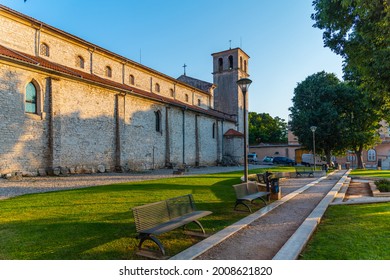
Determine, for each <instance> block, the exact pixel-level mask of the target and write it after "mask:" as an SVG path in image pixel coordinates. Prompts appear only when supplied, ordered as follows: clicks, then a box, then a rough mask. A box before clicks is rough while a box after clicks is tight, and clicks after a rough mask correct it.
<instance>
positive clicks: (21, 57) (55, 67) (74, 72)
mask: <svg viewBox="0 0 390 280" xmlns="http://www.w3.org/2000/svg"><path fill="white" fill-rule="evenodd" d="M1 57H8V58H11V59H12V60H16V61H20V62H24V63H28V64H32V65H34V66H36V67H39V68H41V69H42V70H51V71H55V72H57V73H60V74H66V75H70V76H73V77H76V78H79V79H83V80H86V81H90V82H95V83H98V84H101V85H105V86H110V87H114V88H116V89H118V90H123V91H126V92H130V93H132V94H135V95H138V96H141V97H145V98H149V99H153V100H157V101H160V102H163V103H167V104H170V105H173V106H178V107H181V108H184V109H189V110H191V111H194V112H198V113H203V114H206V115H210V116H214V117H216V118H220V119H224V120H228V121H235V119H234V118H233V117H232V116H230V115H228V114H224V113H222V112H219V111H216V110H213V109H209V110H206V109H203V108H201V107H197V106H194V105H190V104H187V103H184V102H181V101H179V100H175V99H172V98H168V97H165V96H161V95H158V94H155V93H151V92H147V91H144V90H141V89H138V88H134V87H131V86H129V85H126V84H122V83H118V82H115V81H112V80H109V79H105V78H102V77H99V76H96V75H93V74H90V73H86V72H83V71H80V70H78V69H73V68H70V67H67V66H64V65H61V64H58V63H54V62H51V61H48V60H46V59H44V58H42V57H38V56H32V55H30V54H26V53H22V52H19V51H16V50H13V49H10V48H7V47H5V46H3V45H0V59H1Z"/></svg>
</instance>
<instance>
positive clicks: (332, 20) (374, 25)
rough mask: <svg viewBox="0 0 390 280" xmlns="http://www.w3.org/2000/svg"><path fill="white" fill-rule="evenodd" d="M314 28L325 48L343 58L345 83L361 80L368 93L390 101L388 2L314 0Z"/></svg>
mask: <svg viewBox="0 0 390 280" xmlns="http://www.w3.org/2000/svg"><path fill="white" fill-rule="evenodd" d="M313 6H314V9H315V13H314V14H312V16H311V17H312V19H313V20H315V21H316V23H315V24H314V27H317V28H320V29H322V30H324V33H323V39H324V43H325V46H327V47H329V48H330V49H331V50H333V51H334V52H335V53H336V54H339V55H341V56H342V57H343V59H344V74H345V80H350V79H351V77H350V74H351V73H352V76H353V77H355V78H356V77H358V79H359V81H360V82H361V85H360V86H362V87H365V89H366V91H368V92H367V93H369V94H371V95H375V97H376V98H380V99H381V101H382V102H383V103H387V102H388V100H390V82H389V81H390V14H389V10H390V5H389V1H388V0H314V1H313Z"/></svg>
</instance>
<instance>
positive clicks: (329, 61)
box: [0, 0, 342, 120]
mask: <svg viewBox="0 0 390 280" xmlns="http://www.w3.org/2000/svg"><path fill="white" fill-rule="evenodd" d="M0 3H1V4H3V5H5V6H8V7H10V8H11V9H14V10H16V11H19V12H21V13H24V14H27V15H29V16H31V17H33V18H35V19H37V20H40V21H43V22H45V23H47V24H50V25H52V26H54V27H57V28H59V29H62V30H64V31H66V32H69V33H71V34H74V35H76V36H78V37H81V38H83V39H85V40H87V41H90V42H91V43H94V44H96V45H99V46H101V47H103V48H106V49H108V50H110V51H112V52H115V53H118V54H120V55H122V56H125V57H127V58H129V59H132V60H134V61H137V62H140V59H141V63H142V64H144V65H146V66H148V67H151V68H153V69H155V70H157V71H160V72H162V73H164V74H166V75H169V76H171V77H174V78H177V77H179V76H180V75H181V74H182V73H183V67H182V66H183V64H184V63H186V64H187V65H188V67H187V75H188V76H191V77H194V78H198V79H201V80H205V81H209V82H212V74H211V72H212V57H211V54H212V53H214V52H219V51H223V50H226V49H228V48H229V47H230V43H229V40H231V46H232V48H235V47H241V48H242V49H243V50H244V51H245V52H246V53H247V54H248V55H249V56H250V57H251V58H250V61H249V73H250V75H251V76H250V78H251V79H252V81H253V83H252V85H251V87H250V90H249V111H251V112H258V113H264V112H265V113H269V114H270V115H271V116H273V117H276V116H279V117H281V118H284V119H285V120H287V118H288V114H289V111H288V108H289V107H291V106H292V102H291V99H292V97H293V92H294V88H295V87H296V85H297V83H298V82H301V81H303V80H304V79H305V78H306V77H307V76H309V75H311V74H314V73H316V72H319V71H323V70H324V71H326V72H332V73H335V74H336V75H337V76H338V77H339V78H340V79H341V78H342V70H341V68H342V60H341V58H340V57H339V56H337V55H336V54H334V53H332V52H331V51H330V50H329V49H328V48H324V47H323V41H322V31H321V30H318V29H316V28H313V27H312V25H313V23H314V22H313V21H312V20H311V19H310V15H311V14H312V13H313V8H312V5H311V4H312V1H311V0H277V1H276V0H240V1H238V0H142V1H140V0H106V1H104V0H93V1H92V0H56V1H53V0H27V2H24V1H23V0H0Z"/></svg>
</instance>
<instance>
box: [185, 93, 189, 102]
mask: <svg viewBox="0 0 390 280" xmlns="http://www.w3.org/2000/svg"><path fill="white" fill-rule="evenodd" d="M185 98H186V102H188V100H189V98H188V94H186V95H185Z"/></svg>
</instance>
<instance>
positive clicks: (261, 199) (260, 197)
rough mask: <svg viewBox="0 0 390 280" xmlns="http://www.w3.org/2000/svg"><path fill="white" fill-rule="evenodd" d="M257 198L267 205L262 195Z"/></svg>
mask: <svg viewBox="0 0 390 280" xmlns="http://www.w3.org/2000/svg"><path fill="white" fill-rule="evenodd" d="M259 198H260V199H261V200H262V201H263V202H264V204H265V205H267V201H265V199H264V198H263V197H259Z"/></svg>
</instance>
